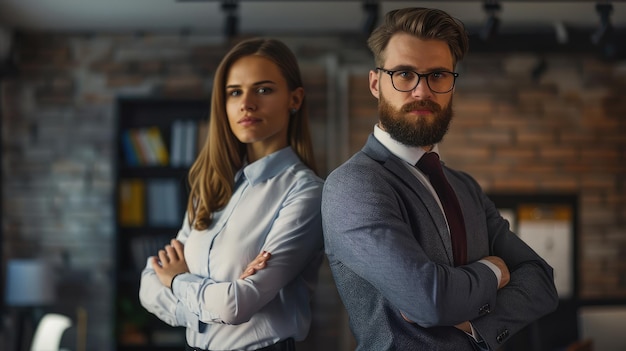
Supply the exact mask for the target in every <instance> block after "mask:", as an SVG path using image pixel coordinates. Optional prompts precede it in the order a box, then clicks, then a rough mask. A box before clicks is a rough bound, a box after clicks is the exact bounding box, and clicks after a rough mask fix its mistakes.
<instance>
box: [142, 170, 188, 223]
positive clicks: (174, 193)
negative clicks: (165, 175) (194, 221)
mask: <svg viewBox="0 0 626 351" xmlns="http://www.w3.org/2000/svg"><path fill="white" fill-rule="evenodd" d="M147 187H148V224H149V225H151V226H155V227H161V226H163V227H175V226H177V225H179V224H180V221H181V219H182V214H181V209H180V193H179V187H178V182H177V181H176V180H175V179H153V180H149V181H148V185H147Z"/></svg>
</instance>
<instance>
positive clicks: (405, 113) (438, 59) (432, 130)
mask: <svg viewBox="0 0 626 351" xmlns="http://www.w3.org/2000/svg"><path fill="white" fill-rule="evenodd" d="M385 58H386V59H385V64H384V66H383V67H382V68H384V69H386V70H390V71H395V70H409V71H415V72H417V73H420V74H425V73H430V72H433V71H442V70H443V71H453V69H454V65H453V59H452V53H451V52H450V49H449V47H448V45H447V44H446V43H445V42H444V41H441V40H422V39H418V38H416V37H413V36H411V35H409V34H406V33H399V34H395V35H394V36H393V37H392V38H391V40H390V41H389V43H388V45H387V48H386V49H385ZM369 78H370V91H371V92H372V94H373V95H374V96H375V97H376V98H377V99H378V100H379V103H378V110H379V118H380V123H379V126H380V127H381V128H382V129H383V130H385V131H387V132H388V133H389V134H390V135H391V137H392V138H394V139H395V140H397V141H399V142H401V143H403V144H405V145H409V146H423V147H427V146H431V145H433V144H436V143H438V142H440V141H441V140H442V138H443V136H444V135H445V134H446V132H447V130H448V126H449V124H450V121H451V120H452V115H453V113H452V91H450V92H448V93H444V94H438V93H434V92H433V91H432V90H431V89H430V88H429V87H428V84H426V78H425V77H422V78H421V79H420V81H419V84H418V86H417V87H416V88H415V89H413V90H412V91H408V92H400V91H397V90H396V89H395V88H394V87H393V85H392V82H391V77H390V76H389V75H388V74H387V73H384V72H382V71H370V77H369Z"/></svg>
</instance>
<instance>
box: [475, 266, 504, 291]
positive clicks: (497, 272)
mask: <svg viewBox="0 0 626 351" xmlns="http://www.w3.org/2000/svg"><path fill="white" fill-rule="evenodd" d="M478 262H480V263H482V264H484V265H485V266H487V267H489V268H490V269H491V270H492V271H493V274H495V275H496V278H497V279H498V285H497V286H500V281H501V280H502V271H501V270H500V268H498V266H496V265H495V264H493V263H491V262H489V261H487V260H479V261H478Z"/></svg>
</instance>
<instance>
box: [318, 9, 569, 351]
mask: <svg viewBox="0 0 626 351" xmlns="http://www.w3.org/2000/svg"><path fill="white" fill-rule="evenodd" d="M368 45H369V47H370V49H371V51H372V53H373V55H374V59H375V62H376V67H375V69H373V70H371V71H370V72H369V88H370V91H371V93H372V95H373V96H374V97H375V98H376V99H378V106H379V109H378V112H379V121H378V124H377V125H376V126H374V132H373V133H372V135H370V137H369V139H368V140H367V143H366V144H365V146H364V147H363V149H362V150H360V151H359V152H358V153H356V154H355V155H354V156H353V157H352V158H351V159H350V160H348V161H347V162H345V163H344V164H343V165H341V166H340V167H338V168H337V169H336V170H334V171H333V172H332V173H331V174H330V175H329V176H328V178H327V180H326V182H325V185H324V191H323V195H322V223H323V229H324V243H325V250H326V254H327V256H328V259H329V262H330V267H331V270H332V272H333V276H334V279H335V282H336V284H337V288H338V291H339V294H340V296H341V299H342V301H343V303H344V305H345V307H346V309H347V311H348V315H349V317H350V328H351V330H352V333H353V334H354V336H355V339H356V341H357V348H356V350H357V351H360V350H376V351H381V350H451V351H463V350H467V351H470V350H496V349H498V348H500V347H502V346H503V344H504V343H505V342H506V341H507V340H509V339H510V337H511V336H512V335H514V334H515V333H516V332H518V331H520V330H521V329H522V328H524V327H525V326H526V325H528V324H529V323H531V322H533V321H535V320H537V319H539V318H540V317H542V316H544V315H546V314H548V313H550V312H552V311H553V310H554V309H555V308H556V306H557V304H558V296H557V292H556V288H555V286H554V278H553V272H552V268H551V267H550V266H549V265H548V264H547V263H546V262H545V261H544V260H543V259H542V258H541V257H539V256H538V255H537V254H536V253H535V252H534V251H533V250H532V249H531V248H530V247H528V245H526V244H524V242H522V241H521V240H520V239H519V237H518V236H517V235H515V234H514V233H512V232H511V230H510V228H509V223H508V222H507V221H506V220H505V219H504V218H502V216H501V215H500V213H499V212H498V210H497V209H496V207H495V205H494V204H493V202H492V201H491V200H490V199H489V198H488V197H487V196H486V195H485V194H484V192H483V191H482V189H481V188H480V186H479V185H478V183H477V182H476V181H475V180H474V179H473V178H472V177H470V176H469V175H468V174H466V173H463V172H459V171H456V170H453V169H450V168H448V167H446V166H445V165H442V162H441V161H440V159H439V150H438V143H439V142H440V141H441V140H442V139H443V137H444V135H445V134H446V132H447V130H448V127H449V125H450V121H451V120H452V116H453V113H452V96H453V94H454V85H455V82H456V79H457V78H458V77H459V74H458V73H456V72H455V71H454V70H455V67H456V65H457V63H458V62H459V61H460V60H461V59H462V58H463V56H464V55H465V53H466V51H467V49H468V37H467V33H466V31H465V29H464V28H463V25H462V24H461V23H460V22H459V21H458V20H456V19H454V18H453V17H451V16H450V15H448V14H447V13H445V12H443V11H440V10H436V9H425V8H406V9H399V10H393V11H390V12H389V13H387V14H386V16H385V21H384V23H383V24H382V25H381V26H380V27H378V28H377V29H376V30H374V31H373V32H372V34H371V36H370V38H369V39H368Z"/></svg>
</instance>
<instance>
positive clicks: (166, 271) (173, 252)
mask: <svg viewBox="0 0 626 351" xmlns="http://www.w3.org/2000/svg"><path fill="white" fill-rule="evenodd" d="M184 249H185V247H184V245H183V243H181V242H180V241H178V240H176V239H172V241H171V243H170V245H165V248H164V249H163V250H159V253H158V257H155V256H153V257H152V259H151V260H152V268H153V269H154V271H155V272H156V275H157V277H158V278H159V281H160V282H161V284H163V285H164V286H166V287H168V288H170V289H171V288H172V279H174V277H175V276H176V275H177V274H181V273H186V272H189V268H188V267H187V261H185V251H184Z"/></svg>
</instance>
